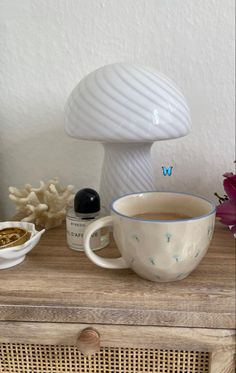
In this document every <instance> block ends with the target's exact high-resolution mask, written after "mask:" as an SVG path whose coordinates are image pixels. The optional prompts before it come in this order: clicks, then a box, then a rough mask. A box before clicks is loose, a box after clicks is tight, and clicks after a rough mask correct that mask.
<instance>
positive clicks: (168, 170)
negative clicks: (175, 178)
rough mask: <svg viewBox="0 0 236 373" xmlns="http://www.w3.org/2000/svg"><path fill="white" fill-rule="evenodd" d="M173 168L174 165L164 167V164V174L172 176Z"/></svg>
mask: <svg viewBox="0 0 236 373" xmlns="http://www.w3.org/2000/svg"><path fill="white" fill-rule="evenodd" d="M172 170H173V167H172V166H171V167H168V168H167V167H163V166H162V172H163V175H164V176H166V175H168V176H171V174H172Z"/></svg>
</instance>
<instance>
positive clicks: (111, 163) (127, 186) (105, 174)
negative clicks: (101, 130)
mask: <svg viewBox="0 0 236 373" xmlns="http://www.w3.org/2000/svg"><path fill="white" fill-rule="evenodd" d="M152 144H153V143H151V142H150V143H106V144H103V146H104V150H105V155H104V162H103V168H102V175H101V181H100V195H101V199H102V204H103V205H104V206H105V207H106V208H109V206H110V204H111V202H112V200H113V199H115V198H117V197H120V196H122V195H123V194H127V193H134V192H142V191H148V190H155V189H156V188H155V184H154V176H153V168H152V164H151V146H152Z"/></svg>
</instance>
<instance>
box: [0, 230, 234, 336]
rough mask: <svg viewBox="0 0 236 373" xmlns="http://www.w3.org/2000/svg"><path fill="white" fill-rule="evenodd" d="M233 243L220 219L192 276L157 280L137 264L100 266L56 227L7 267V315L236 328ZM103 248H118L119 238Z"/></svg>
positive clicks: (0, 286) (3, 314) (2, 316)
mask: <svg viewBox="0 0 236 373" xmlns="http://www.w3.org/2000/svg"><path fill="white" fill-rule="evenodd" d="M234 243H235V241H234V238H233V235H232V233H231V232H229V230H228V229H227V228H225V227H223V226H221V225H218V226H217V228H216V231H215V234H214V237H213V241H212V244H211V246H210V248H209V250H208V253H207V255H206V256H205V258H204V259H203V260H202V262H201V263H200V265H199V266H198V268H197V269H196V270H195V271H194V272H193V273H192V274H191V275H190V276H189V277H187V278H186V279H184V280H182V281H178V282H172V283H154V282H150V281H146V280H143V279H141V278H139V277H138V276H137V275H136V274H135V273H133V272H132V271H131V270H108V269H102V268H99V267H97V266H96V265H94V264H93V263H91V262H90V261H89V260H88V259H87V257H86V256H85V254H84V253H83V252H75V251H73V250H70V249H69V248H68V247H67V244H66V230H65V226H62V227H60V228H55V229H52V230H50V231H48V232H47V233H46V234H45V235H44V236H42V239H41V241H40V243H39V244H38V245H37V246H36V247H35V249H34V250H33V251H32V252H31V253H30V254H29V255H27V258H26V260H25V261H24V262H23V263H22V264H20V265H18V266H17V267H14V268H10V269H6V270H1V271H0V320H2V321H30V322H34V321H38V322H70V323H71V322H72V323H73V322H76V323H85V324H87V323H88V324H93V323H101V324H102V323H105V324H108V323H109V324H130V325H132V324H134V325H156V326H178V327H199V328H200V327H205V328H222V329H233V328H234V327H235V273H234V270H235V248H234ZM97 253H98V254H99V255H101V256H107V257H115V256H118V255H119V254H118V251H117V249H116V248H115V245H114V243H111V245H110V246H109V247H108V248H105V249H103V250H100V251H98V252H97Z"/></svg>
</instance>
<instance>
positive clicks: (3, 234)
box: [0, 227, 31, 249]
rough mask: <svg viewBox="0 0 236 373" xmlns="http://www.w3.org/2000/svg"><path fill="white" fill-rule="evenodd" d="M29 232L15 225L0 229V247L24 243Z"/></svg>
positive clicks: (28, 236)
mask: <svg viewBox="0 0 236 373" xmlns="http://www.w3.org/2000/svg"><path fill="white" fill-rule="evenodd" d="M30 236H31V234H30V232H27V231H26V230H25V229H22V228H17V227H9V228H4V229H1V230H0V249H5V248H7V247H12V246H18V245H22V244H23V243H25V242H26V241H27V240H28V239H29V238H30Z"/></svg>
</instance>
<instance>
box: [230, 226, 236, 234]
mask: <svg viewBox="0 0 236 373" xmlns="http://www.w3.org/2000/svg"><path fill="white" fill-rule="evenodd" d="M230 230H231V231H232V232H233V233H236V225H232V226H231V227H230Z"/></svg>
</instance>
